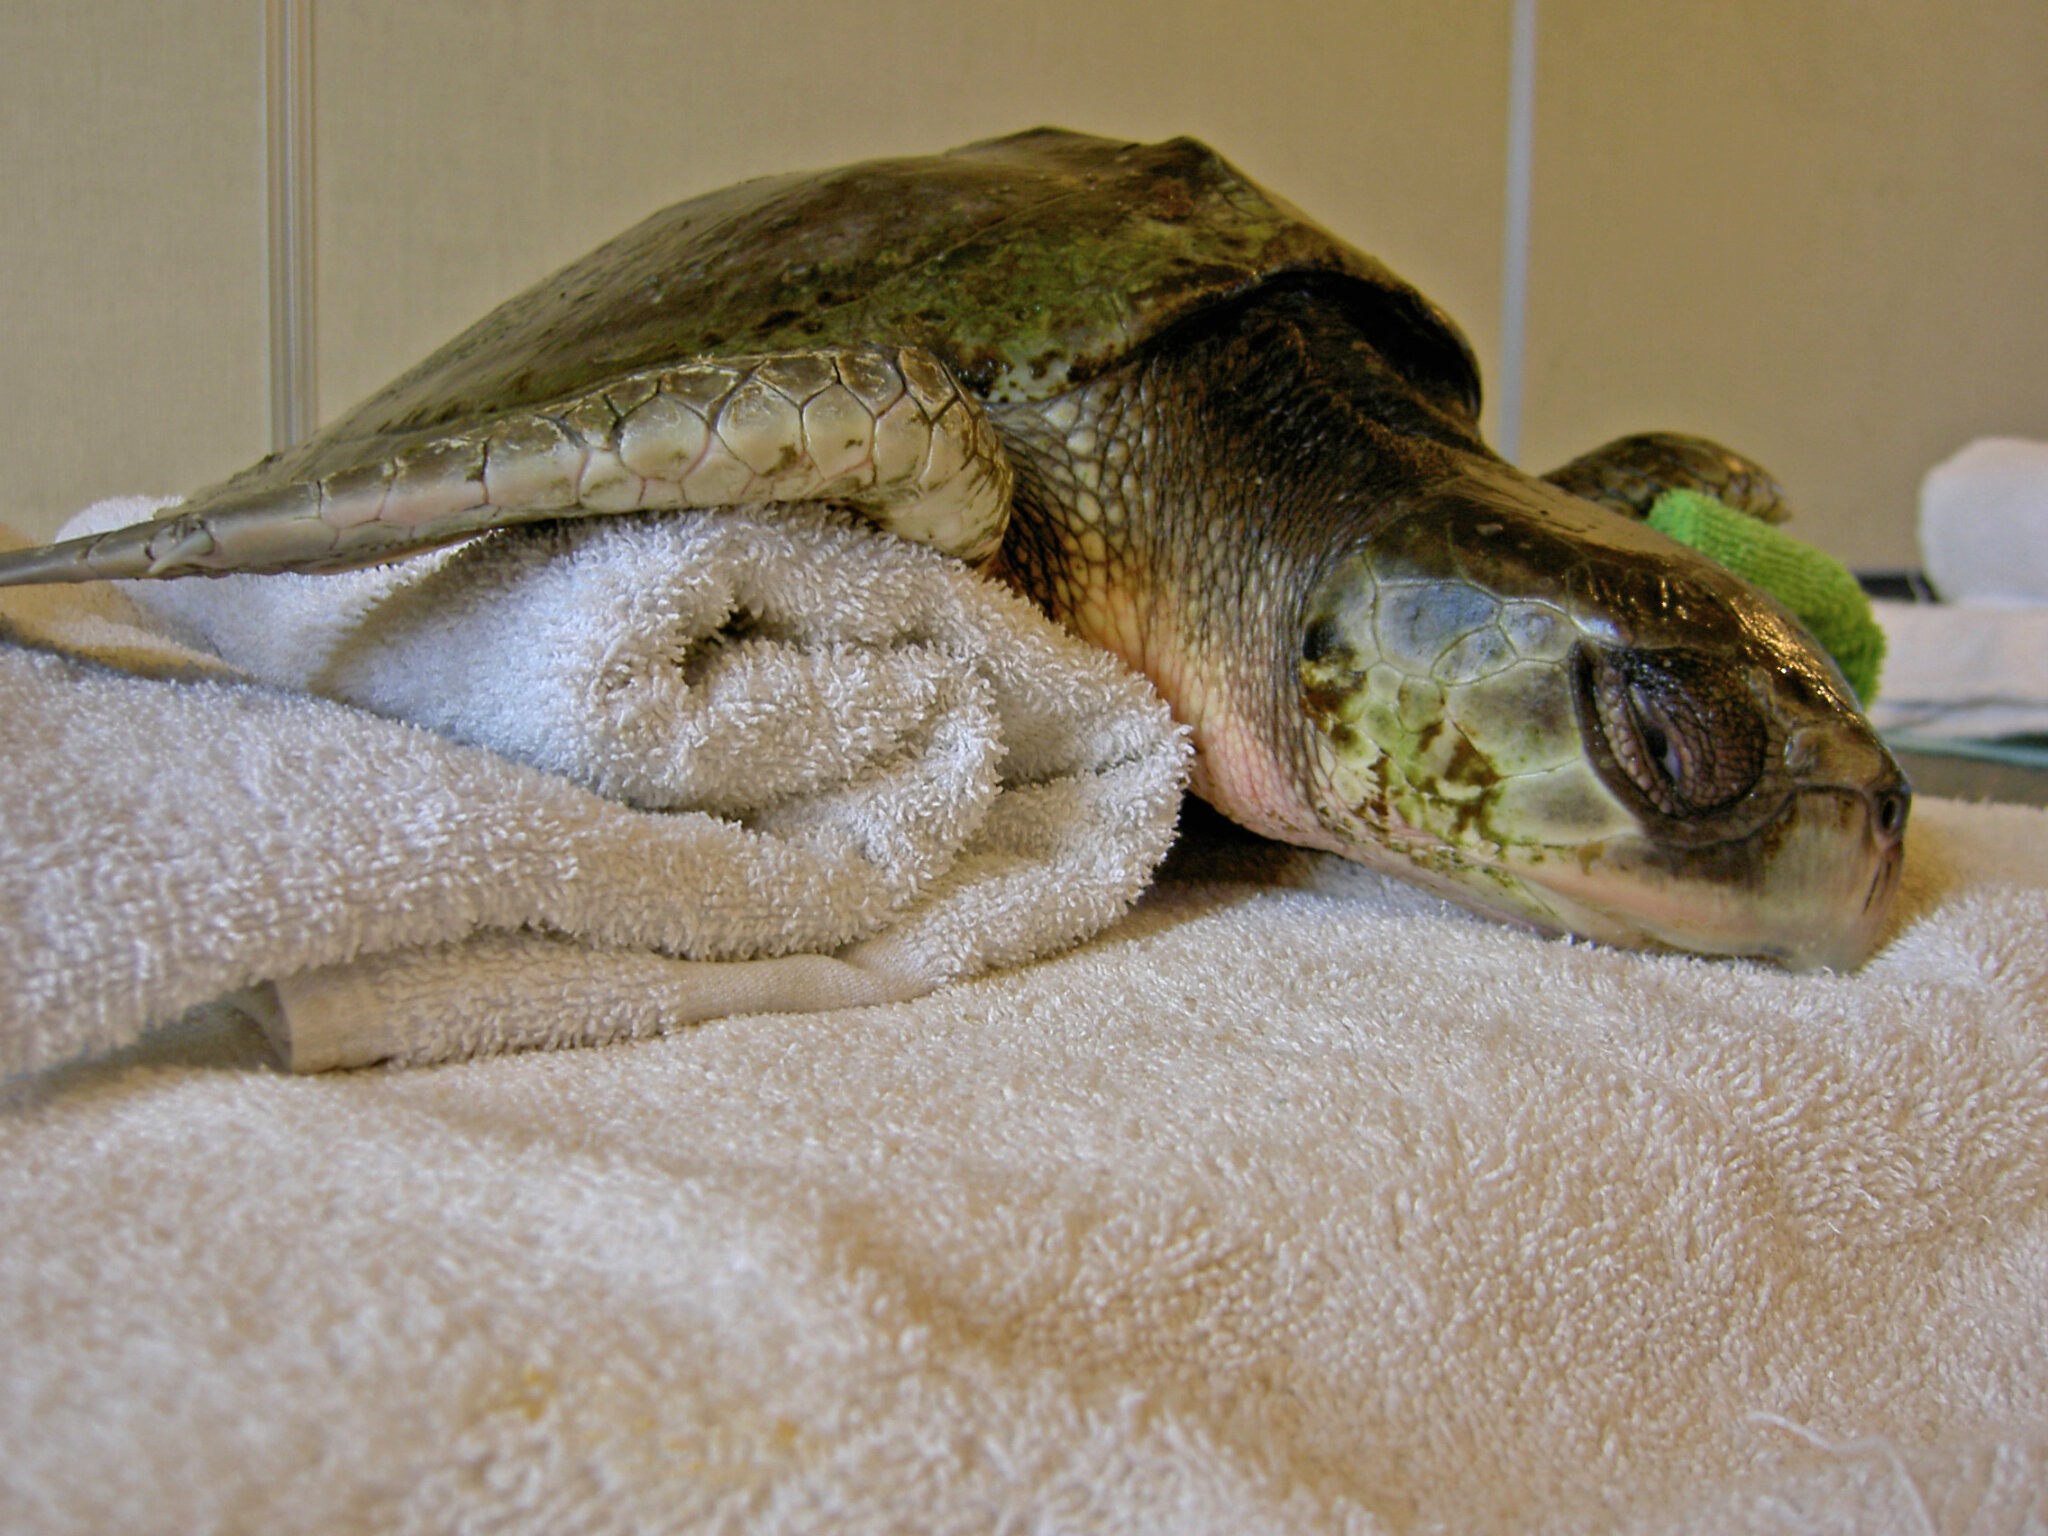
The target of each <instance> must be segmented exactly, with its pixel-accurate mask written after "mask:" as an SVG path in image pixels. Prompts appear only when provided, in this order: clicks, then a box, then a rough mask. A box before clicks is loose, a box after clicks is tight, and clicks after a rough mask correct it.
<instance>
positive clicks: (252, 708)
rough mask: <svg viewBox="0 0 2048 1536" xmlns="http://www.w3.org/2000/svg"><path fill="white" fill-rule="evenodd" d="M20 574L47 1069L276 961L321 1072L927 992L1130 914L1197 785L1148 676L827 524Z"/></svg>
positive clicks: (33, 1027)
mask: <svg viewBox="0 0 2048 1536" xmlns="http://www.w3.org/2000/svg"><path fill="white" fill-rule="evenodd" d="M151 505H152V504H150V503H137V502H132V501H131V502H128V503H124V504H121V505H115V506H103V507H101V508H96V509H94V510H93V512H92V513H91V514H88V515H87V517H86V518H85V519H84V520H83V524H82V525H81V523H80V522H77V521H75V522H74V526H73V528H72V529H70V530H67V531H68V532H70V533H74V534H75V533H78V532H81V531H89V529H90V527H92V526H99V527H106V526H114V525H118V524H120V523H123V522H127V521H132V520H134V519H135V518H136V517H138V516H142V515H146V514H147V512H148V510H149V508H150V506H151ZM4 601H5V605H4V606H0V617H4V618H5V620H6V621H7V622H8V623H9V624H10V625H11V626H12V628H13V629H14V631H15V632H16V633H17V634H18V635H21V636H24V637H26V638H30V639H40V640H41V641H42V642H43V643H45V644H47V645H51V646H58V647H62V648H63V649H62V650H61V651H52V650H38V649H35V648H33V647H29V646H21V645H12V646H0V784H4V785H5V786H6V787H5V790H4V795H5V801H4V807H5V815H4V817H0V1018H4V1020H5V1024H6V1028H5V1031H4V1038H0V1069H5V1070H8V1071H14V1070H19V1069H21V1068H24V1067H37V1066H41V1065H45V1064H47V1063H49V1062H52V1061H56V1060H61V1059H63V1058H65V1057H67V1056H71V1055H75V1054H77V1053H78V1052H81V1051H86V1050H103V1049H106V1048H108V1047H111V1046H116V1045H119V1044H120V1043H122V1042H123V1041H125V1040H130V1039H133V1038H134V1037H135V1036H136V1035H137V1034H139V1033H140V1032H141V1031H142V1030H143V1029H144V1028H146V1027H147V1026H149V1025H152V1024H158V1023H163V1022H166V1021H168V1020H171V1019H175V1018H177V1017H178V1016H179V1015H180V1014H182V1013H183V1012H184V1011H185V1010H186V1009H188V1008H190V1007H192V1006H194V1005H195V1004H199V1003H203V1002H206V1001H208V1000H210V999H213V998H216V997H218V996H220V995H221V994H223V993H225V992H228V991H231V990H235V989H239V988H247V987H252V986H257V985H258V984H268V983H275V985H274V987H271V986H267V985H266V986H265V987H264V990H263V992H262V994H261V995H260V996H258V997H256V998H254V999H252V1000H251V1006H253V1007H256V1008H257V1009H258V1011H259V1012H260V1013H262V1014H263V1015H264V1016H265V1017H266V1018H267V1019H269V1020H270V1022H271V1023H272V1025H273V1027H274V1028H275V1031H276V1033H277V1035H278V1037H279V1041H280V1044H281V1045H282V1046H283V1047H284V1048H285V1050H286V1052H287V1054H288V1057H289V1060H290V1061H291V1064H292V1065H293V1066H294V1067H296V1068H300V1069H309V1070H310V1069H317V1068H323V1067H331V1066H349V1065H357V1064H361V1063H364V1062H369V1061H375V1060H380V1059H397V1060H411V1061H420V1060H432V1059H437V1058H443V1057H447V1056H452V1055H463V1054H470V1053H473V1052H478V1051H487V1050H496V1049H503V1048H507V1047H512V1046H520V1045H536V1044H547V1045H560V1044H575V1043H581V1042H584V1041H588V1040H593V1039H612V1038H617V1037H619V1036H623V1035H636V1034H646V1033H652V1032H656V1031H659V1030H661V1029H665V1028H672V1027H674V1026H676V1025H678V1024H686V1023H691V1022H695V1021H697V1020H700V1019H704V1018H711V1017H718V1016H722V1015H726V1014H732V1013H752V1012H760V1011H764V1010H784V1009H820V1008H834V1007H841V1006H845V1005H847V1004H853V1003H865V1002H878V1001H883V1000H893V999H901V998H906V997H911V996H916V995H918V994H919V993H922V992H924V991H928V990H930V989H931V988H932V987H934V986H937V985H939V984H941V983H944V982H948V981H953V980H956V979H959V978H961V977H964V976H969V975H973V974H976V973H978V972H980V971H982V970H985V969H988V968H989V967H991V966H1001V965H1009V964H1015V963H1018V962H1021V961H1025V960H1029V959H1032V958H1035V957H1037V956H1039V955H1042V954H1044V953H1046V952H1048V951H1049V950H1052V949H1056V948H1058V947H1060V946H1062V945H1064V944H1067V943H1071V942H1073V941H1074V940H1076V939H1078V938H1080V937H1082V936H1084V935H1086V934H1088V933H1092V932H1094V931H1095V930H1096V929H1098V928H1100V927H1101V926H1102V925H1103V924H1104V923H1106V922H1108V921H1110V920H1111V919H1112V918H1113V917H1115V916H1116V915H1117V914H1118V913H1120V912H1121V911H1122V910H1124V908H1125V907H1126V906H1128V904H1129V902H1130V901H1131V900H1132V898H1134V897H1135V896H1136V895H1137V893H1138V892H1139V891H1140V890H1141V889H1142V888H1143V886H1144V884H1145V882H1146V880H1147V879H1148V878H1149V876H1150V873H1151V871H1152V869H1153V867H1154V866H1155V865H1156V864H1157V862H1158V860H1159V858H1160V857H1161V856H1162V855H1163V854H1164V852H1165V850H1166V847H1167V845H1168V843H1169V842H1170V841H1171V838H1172V828H1173V822H1174V815H1175V808H1176V805H1177V802H1178V799H1179V794H1180V785H1181V780H1182V776H1183V773H1184V769H1185V759H1186V752H1187V748H1186V744H1185V741H1184V739H1183V736H1182V733H1181V732H1180V731H1179V730H1178V729H1177V728H1176V727H1175V726H1173V724H1172V723H1171V721H1170V719H1169V717H1168V715H1167V713H1166V710H1165V707H1164V705H1163V704H1161V703H1160V702H1159V700H1158V699H1157V697H1156V696H1155V695H1154V694H1153V693H1152V691H1151V689H1150V688H1149V687H1148V686H1147V685H1146V684H1145V683H1144V682H1143V680H1142V679H1139V678H1137V677H1136V676H1135V675H1133V674H1131V673H1129V672H1127V671H1125V670H1124V669H1122V668H1121V667H1119V666H1118V665H1117V664H1115V663H1114V662H1113V661H1112V660H1111V659H1110V658H1108V657H1107V656H1105V655H1103V654H1102V653H1100V652H1099V651H1096V650H1094V649H1092V648H1090V647H1087V646H1084V645H1082V644H1080V643H1079V642H1077V641H1075V640H1073V639H1071V638H1070V637H1068V636H1066V635H1064V634H1063V633H1061V632H1060V631H1059V630H1058V629H1057V628H1056V627H1054V626H1053V625H1052V624H1051V623H1049V622H1048V621H1047V620H1045V619H1044V618H1043V617H1042V616H1040V615H1039V614H1038V613H1037V612H1036V611H1035V610H1033V609H1031V608H1030V607H1029V606H1028V605H1027V604H1025V603H1023V602H1022V601H1021V600H1019V599H1017V598H1016V597H1014V596H1013V595H1011V594H1009V593H1007V592H1005V591H1003V590H1002V589H1000V588H999V587H997V586H996V585H994V584H993V583H990V582H987V581H984V580H981V579H979V578H977V577H975V576H973V575H972V574H971V573H969V572H968V571H966V570H965V569H964V568H963V567H960V566H959V565H957V564H955V563H953V562H949V561H947V560H945V559H943V558H942V557H940V556H938V555H935V554H933V553H932V552H930V551H927V550H922V549H918V548H916V547H915V546H912V545H909V544H906V543H903V542H902V541H899V540H894V539H889V538H886V537H884V536H882V535H880V534H878V533H876V532H874V531H873V530H872V529H870V528H866V527H864V526H856V525H854V524H852V523H851V522H850V521H847V520H844V519H840V518H837V517H835V516H834V515H832V514H828V513H821V512H804V511H796V512H791V513H785V514H780V515H776V514H766V513H764V514H760V515H751V516H745V515H739V514H719V515H715V516H695V517H690V516H677V517H668V518H653V519H633V518H623V519H615V518H607V519H601V520H593V521H591V522H588V523H583V524H578V525H573V526H566V527H562V528H559V529H532V530H525V531H522V532H519V533H517V534H507V535H497V536H492V537H490V538H487V539H482V540H478V541H475V542H473V543H471V544H469V545H466V546H464V547H462V548H461V549H459V550H457V551H455V552H453V553H452V554H448V555H446V556H445V557H443V558H442V559H440V560H439V561H430V562H422V563H415V564H409V565H405V566H399V567H391V568H386V569H382V570H377V571H369V572H361V573H356V574H354V575H350V576H342V577H327V578H314V577H272V578H254V577H243V578H230V579H226V580H220V581H211V582H209V581H203V580H202V581H188V582H182V583H155V584H153V583H131V584H128V591H127V593H126V594H123V593H110V592H108V591H106V590H104V589H103V588H92V587H88V588H77V589H67V588H43V589H28V590H26V591H24V592H22V593H19V594H9V596H8V598H7V599H6V600H4ZM137 604H140V605H144V606H145V607H146V608H147V609H148V611H149V615H148V617H147V618H145V615H144V613H143V612H142V611H140V610H139V609H138V607H137V606H136V605H137ZM81 655H84V656H88V657H99V658H105V659H108V660H112V661H115V662H117V663H119V664H121V665H123V666H125V667H128V668H130V669H131V670H130V671H116V670H111V669H109V668H108V667H107V666H103V665H100V664H98V663H97V662H96V661H93V660H82V659H79V657H80V656H81ZM132 669H140V670H141V672H143V673H148V674H151V675H137V674H136V671H134V670H132ZM308 689H310V690H313V691H314V692H316V693H318V694H323V695H326V696H327V697H314V696H313V694H312V693H309V692H306V691H303V690H308ZM387 716H395V717H398V718H396V719H393V718H386V717H387ZM403 721H413V722H418V725H415V724H406V723H402V722H403ZM419 725H424V726H428V727H432V730H431V731H429V730H423V729H420V728H419ZM451 738H452V739H451ZM486 749H489V750H486ZM526 765H531V766H526ZM678 957H680V958H678Z"/></svg>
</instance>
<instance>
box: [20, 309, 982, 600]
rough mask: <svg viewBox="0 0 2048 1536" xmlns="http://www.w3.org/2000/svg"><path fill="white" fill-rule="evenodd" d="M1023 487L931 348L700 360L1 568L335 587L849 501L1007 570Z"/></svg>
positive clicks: (61, 577) (978, 411)
mask: <svg viewBox="0 0 2048 1536" xmlns="http://www.w3.org/2000/svg"><path fill="white" fill-rule="evenodd" d="M1010 488H1011V472H1010V465H1009V460H1008V459H1007V457H1006V456H1005V455H1004V452H1003V448H1002V443H1001V441H1000V439H999V438H998V437H997V435H996V432H995V428H994V427H993V426H992V425H991V424H990V422H989V420H988V416H987V413H986V412H985V411H984V410H983V409H982V406H981V404H980V402H979V401H978V400H976V399H975V398H974V397H973V396H971V395H969V394H968V393H967V392H966V390H964V389H963V388H962V387H961V386H960V384H959V382H958V381H957V380H955V379H954V378H953V376H952V374H951V373H950V372H948V371H947V369H946V368H945V366H944V365H943V364H942V363H940V362H939V361H938V360H937V359H935V358H934V357H932V356H931V354H930V353H928V352H925V351H922V350H919V349H916V348H894V347H827V348H819V349H816V350H811V351H798V352H786V353H777V354H774V355H771V356H762V357H730V358H719V359H715V360H712V359H702V360H688V361H683V362H679V363H677V364H675V365H674V366H671V367H664V368H652V369H644V370H641V371H638V372H634V373H629V374H625V375H623V376H621V377H619V378H617V379H614V380H612V381H611V382H609V383H607V384H605V385H604V386H602V387H601V388H599V389H596V390H592V391H590V392H589V393H586V394H582V395H578V396H575V397H573V398H570V399H565V400H561V401H555V402H551V403H549V404H547V405H544V406H540V407H536V408H532V409H527V408H521V409H518V410H513V411H507V412H504V413H502V414H499V415H495V416H489V417H485V418H483V419H481V420H479V421H477V422H476V423H475V424H474V425H472V426H469V427H466V428H464V429H462V430H459V431H454V432H449V433H445V434H442V435H438V436H435V437H433V438H431V439H429V440H427V441H425V442H416V443H412V444H409V445H407V446H405V447H403V448H400V449H398V450H397V451H396V452H388V453H379V452H377V451H376V445H375V444H374V443H373V444H368V445H366V452H365V455H364V457H363V458H362V459H361V460H360V461H359V462H357V463H355V464H353V465H350V466H349V467H347V468H344V469H340V470H336V471H334V472H332V473H329V474H326V475H323V476H321V477H320V478H318V479H308V480H300V481H295V482H289V483H286V484H283V485H277V486H265V487H262V488H261V489H258V490H253V491H251V490H237V489H235V488H234V487H233V485H232V484H231V485H230V486H229V487H225V488H223V489H222V490H221V491H219V492H216V493H212V494H208V495H205V496H202V497H201V498H199V499H197V500H195V501H191V502H186V503H183V504H180V505H177V506H174V507H170V508H166V509H165V510H164V511H163V512H162V513H160V514H158V516H157V518H156V519H155V520H153V521H150V522H145V523H139V524H135V525H132V526H130V527H126V528H118V529H115V530H113V531H112V532H109V533H104V534H99V535H96V536H93V537H88V538H81V539H71V540H67V541H65V542H64V543H61V544H52V545H45V546H42V547H40V548H36V549H27V550H20V551H16V552H11V553H8V554H4V555H0V586H10V585H25V584H28V583H35V582H64V581H98V580H104V579H108V578H131V577H170V576H198V575H225V574H227V573H230V572H236V571H243V572H275V571H308V572H318V571H337V570H349V569H353V568H356V567H360V566H364V565H374V564H378V563H381V562H384V561H389V560H395V559H401V558H403V557H404V556H406V555H409V554H413V553H417V552H419V551H421V550H426V549H432V548H436V547H438V546H440V545H444V544H449V543H453V542H455V541H457V540H460V539H464V538H468V537H470V536H471V535H473V534H476V533H480V532H482V531H484V530H487V529H491V528H498V527H505V526H508V525H511V524H515V523H528V522H536V521H542V520H546V519H551V518H561V517H584V516H595V515H602V514H607V513H621V512H637V511H643V510H647V511H651V510H658V509H662V508H679V509H680V508H692V509H706V508H715V507H728V506H748V505H760V504H766V503H778V502H799V501H823V502H833V503H838V504H841V505H845V506H848V507H851V508H853V509H855V510H856V511H858V512H860V513H862V514H864V515H865V516H867V517H868V518H870V519H872V520H873V521H874V522H875V523H876V524H877V525H878V526H879V527H881V528H882V529H884V530H885V531H887V532H890V533H894V534H897V535H899V536H901V537H903V538H907V539H911V540H914V541H916V542H918V543H922V544H929V545H932V546H934V547H936V548H938V549H940V550H942V551H944V552H945V553H947V554H950V555H954V556H957V557H958V558H960V559H962V560H965V561H968V562H970V563H978V562H980V561H983V560H986V559H987V558H988V557H989V556H991V555H993V554H994V553H995V551H996V548H997V546H998V545H999V544H1000V543H1001V542H1002V537H1003V532H1004V529H1005V527H1006V525H1007V523H1008V519H1009V511H1010Z"/></svg>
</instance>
